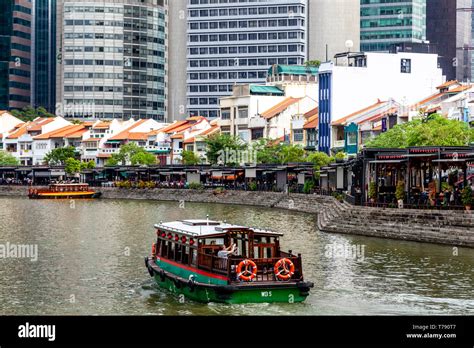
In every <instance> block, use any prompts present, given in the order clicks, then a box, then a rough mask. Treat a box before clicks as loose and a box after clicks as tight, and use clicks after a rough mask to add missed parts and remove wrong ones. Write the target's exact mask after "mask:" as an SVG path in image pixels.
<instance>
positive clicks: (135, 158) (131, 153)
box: [107, 143, 156, 166]
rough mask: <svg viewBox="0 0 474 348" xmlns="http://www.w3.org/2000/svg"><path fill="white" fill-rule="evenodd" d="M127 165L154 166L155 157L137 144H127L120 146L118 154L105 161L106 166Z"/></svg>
mask: <svg viewBox="0 0 474 348" xmlns="http://www.w3.org/2000/svg"><path fill="white" fill-rule="evenodd" d="M128 163H130V164H131V165H133V166H136V165H153V164H156V157H155V156H153V155H152V154H150V153H148V152H146V151H145V149H143V148H142V147H140V146H138V145H137V144H135V143H129V144H126V145H122V146H121V147H120V151H119V153H116V154H113V155H112V157H111V158H110V159H109V160H108V161H107V165H108V166H116V165H127V164H128Z"/></svg>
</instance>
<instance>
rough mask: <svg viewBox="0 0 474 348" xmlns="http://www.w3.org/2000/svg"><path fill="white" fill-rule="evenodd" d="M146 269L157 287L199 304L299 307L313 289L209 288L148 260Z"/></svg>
mask: <svg viewBox="0 0 474 348" xmlns="http://www.w3.org/2000/svg"><path fill="white" fill-rule="evenodd" d="M145 264H146V267H147V268H148V271H149V273H150V275H151V276H152V277H153V278H154V279H155V281H156V283H157V284H158V285H159V286H160V287H161V288H163V289H166V290H167V291H169V292H171V293H173V294H176V295H178V296H179V295H184V296H185V297H187V298H189V299H191V300H194V301H197V302H202V303H209V302H218V303H229V304H239V303H298V302H303V301H304V300H305V299H306V297H307V296H308V295H309V290H310V288H311V287H313V284H312V283H309V282H293V283H283V282H273V283H262V284H258V283H238V284H231V285H228V284H223V283H222V282H221V284H212V282H211V280H209V283H202V282H197V281H195V280H194V279H195V278H194V275H192V274H191V275H190V277H189V278H188V279H185V278H182V277H180V276H178V275H176V274H174V273H171V272H169V271H165V270H164V269H163V268H161V267H159V266H158V265H157V264H156V262H155V261H154V260H153V259H151V258H146V259H145Z"/></svg>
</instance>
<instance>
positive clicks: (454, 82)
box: [436, 80, 459, 89]
mask: <svg viewBox="0 0 474 348" xmlns="http://www.w3.org/2000/svg"><path fill="white" fill-rule="evenodd" d="M455 84H459V82H458V81H457V80H451V81H446V82H445V83H443V84H442V85H439V86H438V87H436V89H443V88H446V87H451V86H452V85H455Z"/></svg>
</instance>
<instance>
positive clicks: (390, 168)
mask: <svg viewBox="0 0 474 348" xmlns="http://www.w3.org/2000/svg"><path fill="white" fill-rule="evenodd" d="M360 160H361V161H362V162H363V171H362V173H363V177H362V191H363V192H362V193H363V194H362V196H363V199H365V202H367V201H368V200H369V197H368V193H369V192H368V191H369V185H370V183H375V192H376V200H377V203H387V204H388V203H394V202H396V197H395V191H396V187H397V184H398V183H403V184H404V189H405V197H406V202H407V203H409V204H415V203H419V200H420V199H421V197H422V196H423V195H426V197H429V199H430V201H432V202H434V201H438V200H439V198H440V197H443V195H444V194H443V191H446V190H447V189H448V188H449V189H448V190H451V191H453V190H455V189H456V187H455V186H456V183H459V182H461V183H462V186H465V185H467V180H468V173H469V171H470V170H472V169H470V168H472V164H473V163H474V148H473V147H410V148H407V149H364V150H363V151H362V153H361V155H360ZM443 184H444V185H443ZM443 187H445V190H443Z"/></svg>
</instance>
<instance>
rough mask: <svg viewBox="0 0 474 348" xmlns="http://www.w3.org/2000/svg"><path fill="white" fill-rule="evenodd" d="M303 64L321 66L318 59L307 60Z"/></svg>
mask: <svg viewBox="0 0 474 348" xmlns="http://www.w3.org/2000/svg"><path fill="white" fill-rule="evenodd" d="M304 65H306V66H310V67H316V68H319V67H320V66H321V61H320V60H309V61H307V62H305V63H304Z"/></svg>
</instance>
